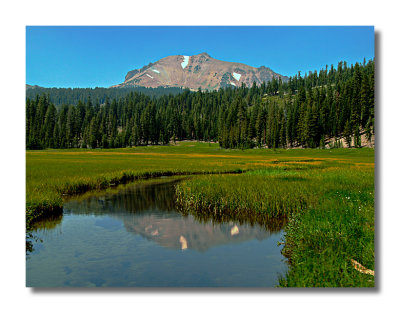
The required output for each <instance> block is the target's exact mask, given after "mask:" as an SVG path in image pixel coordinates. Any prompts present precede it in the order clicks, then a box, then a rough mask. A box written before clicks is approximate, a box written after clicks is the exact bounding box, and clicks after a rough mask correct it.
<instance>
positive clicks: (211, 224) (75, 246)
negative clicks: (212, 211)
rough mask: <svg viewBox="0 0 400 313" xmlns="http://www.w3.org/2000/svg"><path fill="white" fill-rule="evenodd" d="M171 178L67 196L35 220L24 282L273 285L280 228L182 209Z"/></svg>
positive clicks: (281, 263) (282, 267) (282, 265)
mask: <svg viewBox="0 0 400 313" xmlns="http://www.w3.org/2000/svg"><path fill="white" fill-rule="evenodd" d="M175 183H176V182H167V183H162V182H161V183H154V184H147V185H131V186H128V187H126V188H124V189H122V190H119V191H116V192H115V191H114V192H113V193H108V194H103V195H101V196H98V195H97V196H92V197H87V198H85V199H75V200H70V201H69V202H67V203H65V205H64V213H63V216H61V217H59V218H52V219H48V220H44V221H41V222H38V223H37V224H36V225H35V228H34V230H33V231H32V233H31V236H32V238H33V239H32V240H31V244H32V249H31V250H32V251H30V252H27V258H26V285H27V286H29V287H274V286H276V285H277V284H278V278H279V275H284V273H285V272H286V270H287V265H286V262H285V259H284V257H283V256H282V254H281V247H279V246H278V245H277V243H278V241H281V239H282V230H279V229H277V228H276V226H275V227H269V226H268V225H259V224H256V225H250V224H247V223H243V222H242V223H239V222H237V221H229V222H224V223H217V222H216V221H213V220H212V219H209V220H204V218H203V219H202V220H201V221H200V220H199V219H198V218H196V217H195V216H192V215H188V216H183V215H181V214H180V213H179V212H178V211H177V210H176V209H175V205H174V184H175Z"/></svg>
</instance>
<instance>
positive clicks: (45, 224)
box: [25, 215, 63, 256]
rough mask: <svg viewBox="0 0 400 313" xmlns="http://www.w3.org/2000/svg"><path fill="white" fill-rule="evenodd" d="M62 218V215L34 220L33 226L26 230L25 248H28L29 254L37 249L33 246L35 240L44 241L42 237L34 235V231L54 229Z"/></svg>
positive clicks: (27, 253)
mask: <svg viewBox="0 0 400 313" xmlns="http://www.w3.org/2000/svg"><path fill="white" fill-rule="evenodd" d="M62 218H63V216H62V215H56V216H49V217H46V218H41V219H39V220H37V221H36V222H34V223H33V224H32V225H31V226H29V227H28V229H27V230H26V235H25V239H26V245H25V248H26V255H27V256H28V255H29V254H31V253H32V252H33V251H35V249H34V247H33V246H34V243H35V242H42V239H41V238H39V237H38V236H37V235H33V234H32V232H33V231H38V230H42V231H43V230H44V231H46V230H52V229H54V228H56V227H57V226H58V225H60V224H61V221H62Z"/></svg>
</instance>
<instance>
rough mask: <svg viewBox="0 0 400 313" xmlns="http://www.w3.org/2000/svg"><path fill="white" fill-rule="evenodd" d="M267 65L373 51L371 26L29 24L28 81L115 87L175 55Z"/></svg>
mask: <svg viewBox="0 0 400 313" xmlns="http://www.w3.org/2000/svg"><path fill="white" fill-rule="evenodd" d="M201 52H207V53H208V54H209V55H210V56H212V57H213V58H216V59H219V60H223V61H232V62H240V63H245V64H248V65H251V66H254V67H259V66H261V65H264V66H267V67H270V68H271V69H272V70H273V71H275V72H277V73H279V74H282V75H287V76H292V75H295V74H297V72H298V71H301V72H302V74H304V73H305V72H308V71H310V70H311V71H314V70H319V69H321V68H325V65H326V64H328V65H329V66H330V65H331V64H333V65H334V66H336V65H337V63H338V62H339V61H342V60H343V61H346V62H347V63H349V64H352V63H355V62H362V61H363V59H364V57H365V58H366V59H367V60H369V59H372V58H373V57H374V28H373V27H372V26H370V27H369V26H360V27H358V26H348V27H345V26H341V27H316V26H310V27H304V26H303V27H296V26H287V27H283V26H276V27H268V26H260V27H259V26H197V27H195V26H193V27H189V26H132V27H124V26H114V27H113V26H102V27H97V26H93V27H92V26H90V27H89V26H81V27H80V26H54V27H53V26H28V27H27V28H26V83H27V84H32V85H39V86H43V87H109V86H111V85H114V84H118V83H121V82H123V81H124V77H125V75H126V73H127V72H128V71H130V70H132V69H136V68H141V67H142V66H144V65H146V64H148V63H150V62H155V61H157V60H159V59H161V58H163V57H166V56H169V55H194V54H199V53H201Z"/></svg>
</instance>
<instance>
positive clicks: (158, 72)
mask: <svg viewBox="0 0 400 313" xmlns="http://www.w3.org/2000/svg"><path fill="white" fill-rule="evenodd" d="M151 70H152V71H153V72H156V73H157V74H160V71H159V70H156V69H154V68H152V69H151Z"/></svg>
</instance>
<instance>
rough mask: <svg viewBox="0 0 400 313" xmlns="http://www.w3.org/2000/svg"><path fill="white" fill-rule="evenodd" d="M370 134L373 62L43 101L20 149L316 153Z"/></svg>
mask: <svg viewBox="0 0 400 313" xmlns="http://www.w3.org/2000/svg"><path fill="white" fill-rule="evenodd" d="M363 132H365V133H366V134H367V137H368V138H371V136H372V134H374V61H372V60H371V61H369V62H368V63H366V62H365V61H364V63H363V64H359V63H356V64H355V65H354V66H353V65H351V66H347V64H346V63H345V62H344V63H343V62H340V63H339V64H338V66H337V68H333V67H331V69H330V70H328V67H326V68H325V69H322V70H321V71H320V72H319V73H316V72H315V73H309V75H305V76H304V77H302V76H301V75H300V73H299V75H295V76H294V77H291V78H290V79H289V80H288V82H282V81H281V80H276V79H273V80H272V81H270V82H268V83H263V84H261V86H257V85H256V84H255V83H254V84H253V85H252V86H251V87H250V88H249V87H247V86H245V85H244V84H242V86H241V87H238V88H234V87H232V88H225V89H219V90H218V91H207V90H206V91H202V90H201V89H199V90H198V91H197V92H190V91H189V90H187V89H186V90H184V91H183V92H182V93H179V94H175V95H173V94H169V95H163V96H160V97H150V96H148V95H145V94H143V93H138V92H130V93H129V94H127V95H126V96H124V97H115V98H113V99H112V100H110V99H109V98H108V97H106V99H105V100H104V103H101V102H100V101H99V99H96V101H92V98H91V97H90V95H89V96H88V99H87V100H86V101H81V100H78V101H77V104H76V105H72V104H63V105H61V106H60V107H59V108H57V107H56V106H55V105H54V103H53V102H52V101H51V100H50V99H49V96H48V95H46V94H43V95H40V96H39V95H36V98H34V99H30V98H28V99H27V100H26V146H27V148H28V149H41V148H117V147H128V146H137V145H147V144H153V145H155V144H167V143H169V142H170V141H176V140H185V139H187V140H200V141H214V142H219V144H220V146H221V147H224V148H252V147H255V146H260V147H261V146H266V147H268V148H279V147H283V148H286V147H310V148H316V147H323V146H324V144H325V140H326V138H328V137H329V138H332V137H340V136H344V137H345V138H346V140H347V141H348V143H350V141H351V137H354V138H355V140H354V144H355V146H360V145H361V139H360V137H361V134H362V133H363Z"/></svg>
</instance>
